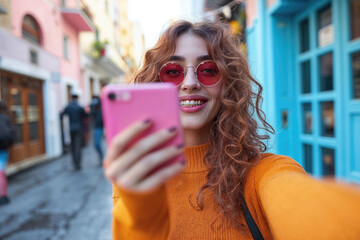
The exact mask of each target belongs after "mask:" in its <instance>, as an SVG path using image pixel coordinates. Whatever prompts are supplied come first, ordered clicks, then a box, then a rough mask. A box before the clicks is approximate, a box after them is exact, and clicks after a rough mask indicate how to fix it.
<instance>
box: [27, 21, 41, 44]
mask: <svg viewBox="0 0 360 240" xmlns="http://www.w3.org/2000/svg"><path fill="white" fill-rule="evenodd" d="M40 35H41V34H40V28H39V25H38V23H37V22H36V20H35V18H33V17H32V16H30V15H26V16H25V17H24V19H23V22H22V37H23V38H24V39H26V40H28V41H30V42H32V43H34V44H36V45H40V44H41V39H40Z"/></svg>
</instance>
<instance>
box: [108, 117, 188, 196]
mask: <svg viewBox="0 0 360 240" xmlns="http://www.w3.org/2000/svg"><path fill="white" fill-rule="evenodd" d="M150 126H151V121H150V120H145V121H140V122H137V123H135V124H133V125H131V126H130V127H128V128H127V129H125V130H124V131H122V132H121V133H119V134H118V135H116V136H115V137H114V139H113V141H112V143H111V146H110V147H109V149H108V151H107V154H106V157H105V161H104V167H105V175H106V177H107V178H108V179H109V180H110V181H112V182H113V183H114V184H116V185H117V186H119V187H121V188H125V189H128V190H133V191H148V190H151V189H154V188H156V187H158V186H160V185H161V184H163V183H165V182H166V180H168V179H169V178H171V177H173V176H175V175H176V174H178V173H180V172H181V170H182V169H183V168H184V166H185V163H184V162H182V163H179V162H177V163H174V164H171V165H168V166H166V167H164V168H161V169H159V170H157V171H156V172H154V173H152V174H151V175H149V173H151V172H152V171H153V170H154V169H156V168H157V167H159V166H160V165H162V164H163V163H165V162H167V161H168V160H170V159H172V158H174V157H176V156H177V155H179V154H181V153H182V152H183V146H167V147H164V148H161V149H158V150H157V151H154V152H152V150H153V149H155V148H157V147H159V146H161V145H162V144H163V143H165V142H166V141H168V140H170V139H172V138H173V137H174V136H176V134H177V129H176V128H175V127H173V128H170V129H163V130H160V131H158V132H155V133H153V134H150V135H148V136H146V137H144V138H142V139H140V140H139V141H137V142H136V143H135V144H134V145H132V146H131V147H129V146H128V144H129V143H130V142H131V141H132V140H133V139H135V138H136V137H137V136H139V135H140V134H141V133H143V132H145V131H146V130H147V129H148V128H150Z"/></svg>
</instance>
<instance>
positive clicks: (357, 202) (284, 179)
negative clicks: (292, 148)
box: [258, 155, 360, 240]
mask: <svg viewBox="0 0 360 240" xmlns="http://www.w3.org/2000/svg"><path fill="white" fill-rule="evenodd" d="M274 156H276V155H273V157H272V158H274ZM280 160H281V161H280ZM263 165H264V166H263V169H267V170H266V171H262V173H261V177H258V179H259V185H258V187H259V188H258V194H259V198H260V201H261V205H262V208H263V211H264V213H265V215H266V218H267V221H268V224H269V227H270V231H271V235H272V237H273V238H274V239H280V240H282V239H302V240H306V239H318V240H321V239H360V188H359V187H358V186H355V185H352V186H351V185H349V184H345V183H339V182H335V180H318V179H314V178H313V177H311V176H309V175H307V174H306V173H305V172H304V171H303V170H300V169H299V167H300V165H298V164H297V163H296V162H295V161H294V160H292V159H290V158H288V157H285V156H278V157H277V159H274V160H270V161H266V163H265V164H263Z"/></svg>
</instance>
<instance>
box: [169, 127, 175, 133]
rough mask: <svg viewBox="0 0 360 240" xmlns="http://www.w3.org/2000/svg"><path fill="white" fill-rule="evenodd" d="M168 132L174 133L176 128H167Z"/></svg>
mask: <svg viewBox="0 0 360 240" xmlns="http://www.w3.org/2000/svg"><path fill="white" fill-rule="evenodd" d="M168 131H169V132H175V131H176V127H175V126H173V127H171V128H169V129H168Z"/></svg>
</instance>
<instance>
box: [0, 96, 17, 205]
mask: <svg viewBox="0 0 360 240" xmlns="http://www.w3.org/2000/svg"><path fill="white" fill-rule="evenodd" d="M0 127H1V129H0V205H4V204H8V203H9V202H10V200H9V198H8V196H7V179H6V173H5V170H6V165H7V161H8V155H9V154H8V147H10V145H11V144H12V143H13V141H14V134H15V133H14V129H13V127H12V125H11V122H10V111H9V108H8V106H7V105H6V103H5V102H3V101H1V100H0Z"/></svg>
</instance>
